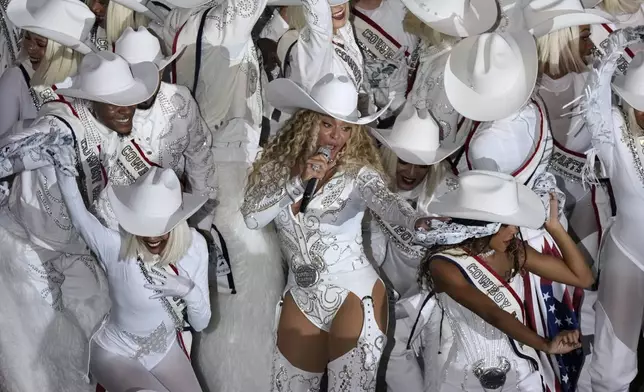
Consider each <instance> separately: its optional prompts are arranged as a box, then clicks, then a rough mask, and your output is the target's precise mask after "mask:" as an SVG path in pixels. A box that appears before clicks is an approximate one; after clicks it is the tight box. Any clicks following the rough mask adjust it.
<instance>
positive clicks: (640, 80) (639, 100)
mask: <svg viewBox="0 0 644 392" xmlns="http://www.w3.org/2000/svg"><path fill="white" fill-rule="evenodd" d="M613 89H615V92H616V93H617V95H619V96H620V97H621V98H622V99H623V100H624V101H626V103H627V104H629V105H630V106H631V107H632V108H633V109H635V110H637V111H640V112H641V111H644V52H638V53H637V54H636V55H635V57H633V60H631V62H630V64H628V69H627V70H626V74H625V75H618V76H615V79H614V80H613Z"/></svg>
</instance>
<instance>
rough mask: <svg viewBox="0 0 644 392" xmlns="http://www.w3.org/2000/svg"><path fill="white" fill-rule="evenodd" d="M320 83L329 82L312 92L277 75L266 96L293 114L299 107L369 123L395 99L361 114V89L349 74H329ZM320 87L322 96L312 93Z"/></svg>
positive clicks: (273, 103)
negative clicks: (357, 88)
mask: <svg viewBox="0 0 644 392" xmlns="http://www.w3.org/2000/svg"><path fill="white" fill-rule="evenodd" d="M318 85H326V86H322V87H323V88H319V89H316V87H315V86H314V87H313V89H312V93H311V94H309V93H307V92H306V91H305V90H304V89H303V88H302V87H301V86H299V85H298V84H297V83H295V82H293V81H292V80H290V79H287V78H280V79H275V80H273V81H272V82H270V83H269V84H268V86H267V87H266V97H267V99H268V102H269V103H270V104H271V106H273V107H274V108H276V109H279V110H281V111H283V112H286V113H290V114H293V113H295V112H297V111H298V110H301V109H307V110H312V111H314V112H318V113H322V114H326V115H328V116H330V117H333V118H335V119H338V120H341V121H344V122H347V123H350V124H359V125H364V124H369V123H371V122H373V121H375V120H377V119H378V118H379V117H380V116H381V115H382V114H383V113H384V112H385V111H386V110H387V109H388V108H389V105H391V102H392V101H393V99H392V100H390V101H389V102H388V103H387V105H385V107H383V108H382V109H380V110H379V111H378V112H376V113H374V114H371V115H367V116H361V115H360V112H359V111H358V110H357V107H356V106H357V101H358V92H357V90H356V89H355V86H354V85H353V82H351V81H350V80H349V79H348V78H347V77H345V76H339V77H334V76H333V75H331V74H329V75H326V76H325V77H323V78H322V79H321V80H320V82H318V84H316V86H318ZM324 87H327V88H324ZM318 91H319V92H320V94H318V95H319V96H320V97H319V98H318V99H315V98H314V97H313V96H314V95H316V92H318ZM323 101H324V102H323ZM345 102H346V103H345ZM332 107H335V108H338V109H339V110H333V109H331V108H332Z"/></svg>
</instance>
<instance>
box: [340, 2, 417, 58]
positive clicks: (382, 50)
mask: <svg viewBox="0 0 644 392" xmlns="http://www.w3.org/2000/svg"><path fill="white" fill-rule="evenodd" d="M351 13H352V14H353V15H354V16H355V18H354V20H353V27H354V28H355V33H356V41H357V43H358V46H359V47H360V49H362V50H363V53H365V54H367V55H369V57H371V58H372V59H377V60H388V59H391V58H392V57H393V56H394V55H395V54H396V52H397V51H398V49H400V47H401V45H400V44H399V43H398V41H396V39H395V38H394V37H392V36H391V35H389V34H388V33H387V32H386V31H385V30H383V29H382V27H380V26H379V25H378V24H377V23H376V22H374V21H373V20H371V19H370V18H369V17H368V16H367V15H365V14H363V13H362V12H360V11H359V10H357V9H356V8H352V9H351ZM405 55H406V56H409V52H408V51H405Z"/></svg>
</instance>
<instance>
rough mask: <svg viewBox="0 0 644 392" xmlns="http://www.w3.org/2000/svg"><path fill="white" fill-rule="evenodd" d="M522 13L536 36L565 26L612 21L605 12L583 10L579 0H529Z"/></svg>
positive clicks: (541, 35)
mask: <svg viewBox="0 0 644 392" xmlns="http://www.w3.org/2000/svg"><path fill="white" fill-rule="evenodd" d="M523 15H524V17H525V21H526V27H527V29H528V30H529V31H530V32H531V33H532V34H533V35H534V36H535V37H537V38H538V37H543V36H544V35H546V34H549V33H552V32H554V31H557V30H561V29H564V28H566V27H573V26H582V25H590V24H602V23H612V22H614V21H613V20H612V17H611V16H610V14H608V13H606V12H603V11H600V10H585V9H584V6H583V5H582V4H581V2H580V1H579V0H531V1H530V2H529V3H528V5H527V6H526V7H525V8H524V9H523Z"/></svg>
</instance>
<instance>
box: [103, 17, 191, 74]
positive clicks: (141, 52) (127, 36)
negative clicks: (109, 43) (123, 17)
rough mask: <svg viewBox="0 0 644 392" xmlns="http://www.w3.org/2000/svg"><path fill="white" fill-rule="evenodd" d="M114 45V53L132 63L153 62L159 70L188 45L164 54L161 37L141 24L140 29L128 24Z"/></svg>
mask: <svg viewBox="0 0 644 392" xmlns="http://www.w3.org/2000/svg"><path fill="white" fill-rule="evenodd" d="M113 47H114V53H116V54H117V55H119V56H121V57H123V58H124V59H125V60H126V61H127V62H128V63H130V64H139V63H143V62H152V63H154V64H155V65H156V66H157V68H159V70H163V69H164V68H165V67H167V66H168V65H170V64H172V62H173V61H174V60H176V59H177V57H179V56H181V55H182V54H183V52H184V51H185V49H186V47H187V46H186V45H182V46H181V47H180V48H179V49H178V50H177V51H176V52H175V53H174V54H172V55H170V56H163V49H162V47H161V42H160V40H159V38H157V36H155V35H154V34H152V33H150V30H149V29H147V28H146V27H143V26H139V28H138V29H136V30H134V29H133V28H132V27H130V26H128V27H126V28H125V30H123V33H121V36H120V37H119V39H118V40H116V42H115V43H114V45H113ZM155 50H156V51H155Z"/></svg>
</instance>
